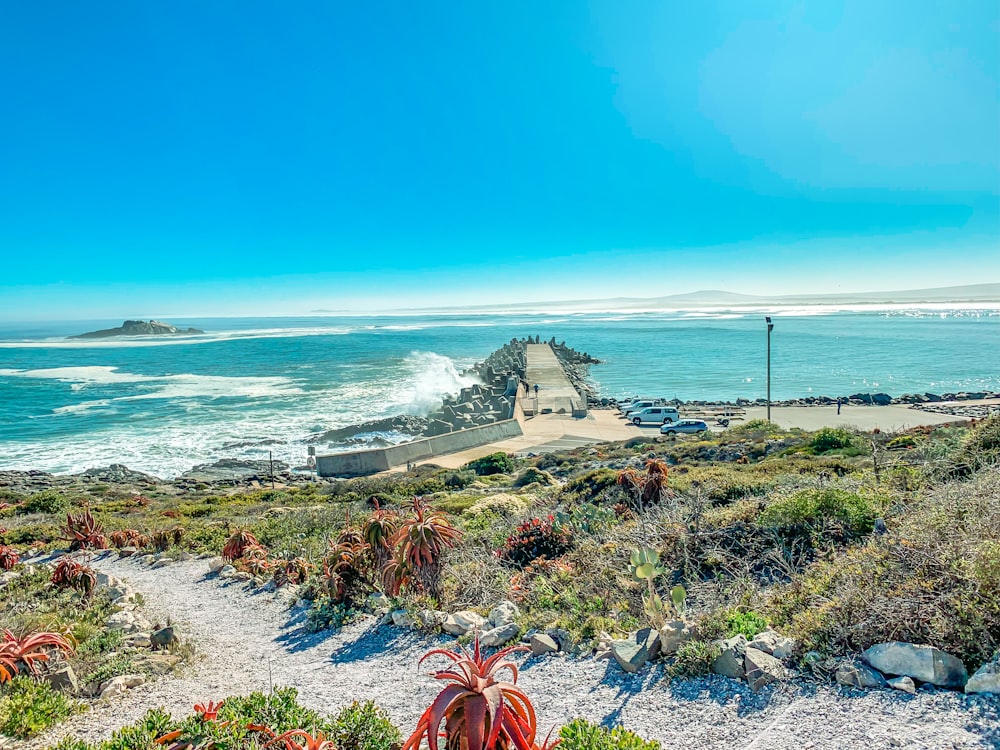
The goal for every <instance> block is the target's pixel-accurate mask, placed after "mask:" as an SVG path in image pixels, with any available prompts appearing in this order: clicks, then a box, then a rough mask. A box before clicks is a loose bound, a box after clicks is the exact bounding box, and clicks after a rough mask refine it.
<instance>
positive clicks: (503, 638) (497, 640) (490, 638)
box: [479, 622, 521, 648]
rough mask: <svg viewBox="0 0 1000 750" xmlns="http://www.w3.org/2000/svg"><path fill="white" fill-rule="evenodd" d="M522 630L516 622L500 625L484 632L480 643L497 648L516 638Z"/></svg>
mask: <svg viewBox="0 0 1000 750" xmlns="http://www.w3.org/2000/svg"><path fill="white" fill-rule="evenodd" d="M520 632H521V628H520V627H519V626H518V624H517V623H516V622H508V623H507V624H505V625H498V626H497V627H495V628H492V629H491V630H487V631H486V632H485V633H483V634H482V635H481V636H480V637H479V644H480V645H481V646H486V647H487V648H497V647H498V646H502V645H504V644H505V643H508V642H510V641H512V640H514V638H516V637H517V634H518V633H520Z"/></svg>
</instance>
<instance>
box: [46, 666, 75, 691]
mask: <svg viewBox="0 0 1000 750" xmlns="http://www.w3.org/2000/svg"><path fill="white" fill-rule="evenodd" d="M42 679H43V680H45V682H47V683H49V685H51V686H52V689H53V690H58V691H59V692H61V693H69V694H70V695H76V694H77V693H79V692H80V684H79V682H77V679H76V673H75V672H74V671H73V667H71V666H70V665H69V664H62V665H60V666H59V667H58V668H57V669H54V670H52V671H51V672H49V673H48V674H46V675H45V676H44V677H42Z"/></svg>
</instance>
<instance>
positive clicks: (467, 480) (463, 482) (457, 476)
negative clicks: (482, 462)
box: [444, 471, 476, 490]
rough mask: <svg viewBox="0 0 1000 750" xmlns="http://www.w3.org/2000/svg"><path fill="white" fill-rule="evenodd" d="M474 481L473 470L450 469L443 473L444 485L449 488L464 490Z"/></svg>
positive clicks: (474, 474)
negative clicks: (450, 470)
mask: <svg viewBox="0 0 1000 750" xmlns="http://www.w3.org/2000/svg"><path fill="white" fill-rule="evenodd" d="M474 481H476V472H474V471H452V472H449V473H448V474H446V475H445V478H444V486H445V487H447V488H448V489H449V490H464V489H465V488H466V487H468V486H469V485H470V484H472V483H473V482H474Z"/></svg>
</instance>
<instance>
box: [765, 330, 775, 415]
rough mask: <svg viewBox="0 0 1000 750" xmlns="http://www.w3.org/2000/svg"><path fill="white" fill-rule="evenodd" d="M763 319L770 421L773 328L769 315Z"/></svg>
mask: <svg viewBox="0 0 1000 750" xmlns="http://www.w3.org/2000/svg"><path fill="white" fill-rule="evenodd" d="M764 320H765V321H767V421H768V422H770V421H771V331H773V330H774V323H772V322H771V316H770V315H766V316H765V317H764Z"/></svg>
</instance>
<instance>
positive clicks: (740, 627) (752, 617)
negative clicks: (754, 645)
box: [726, 612, 767, 640]
mask: <svg viewBox="0 0 1000 750" xmlns="http://www.w3.org/2000/svg"><path fill="white" fill-rule="evenodd" d="M765 630H767V620H766V619H765V618H764V617H762V616H761V615H758V614H757V613H756V612H730V613H729V614H727V615H726V637H727V638H732V637H733V636H735V635H739V634H740V633H742V634H743V635H745V636H746V637H747V639H749V640H753V637H754V636H755V635H757V633H761V632H763V631H765Z"/></svg>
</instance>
